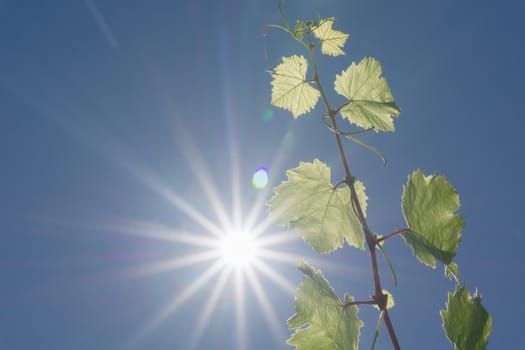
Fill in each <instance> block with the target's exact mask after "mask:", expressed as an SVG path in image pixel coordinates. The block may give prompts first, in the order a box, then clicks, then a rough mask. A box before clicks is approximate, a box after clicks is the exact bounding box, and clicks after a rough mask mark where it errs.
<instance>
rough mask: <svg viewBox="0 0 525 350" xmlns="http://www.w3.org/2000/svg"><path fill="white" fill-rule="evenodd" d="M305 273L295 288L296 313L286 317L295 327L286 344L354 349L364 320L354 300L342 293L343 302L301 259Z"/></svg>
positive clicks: (308, 349) (315, 349)
mask: <svg viewBox="0 0 525 350" xmlns="http://www.w3.org/2000/svg"><path fill="white" fill-rule="evenodd" d="M298 268H299V270H301V271H302V272H303V273H304V276H303V279H302V282H301V285H300V286H299V288H297V291H296V292H295V309H296V314H295V315H293V316H292V317H291V318H290V319H289V320H288V326H289V327H290V329H295V332H294V333H293V334H292V336H291V337H290V339H288V340H287V343H288V344H289V345H292V346H295V347H296V349H297V350H332V349H338V350H356V349H357V348H358V344H359V335H360V328H361V327H363V322H362V321H361V320H360V319H359V318H358V317H357V312H358V308H357V306H355V305H345V304H346V303H350V302H352V301H353V298H352V297H351V296H349V295H345V298H344V302H343V303H342V302H341V301H340V300H339V298H338V297H337V295H336V294H335V293H334V290H333V289H332V287H330V285H329V283H328V281H327V280H326V279H325V278H324V277H323V275H322V274H321V272H320V271H319V270H316V269H315V268H313V267H312V266H310V265H308V264H307V263H306V262H304V261H303V262H301V263H300V264H299V266H298Z"/></svg>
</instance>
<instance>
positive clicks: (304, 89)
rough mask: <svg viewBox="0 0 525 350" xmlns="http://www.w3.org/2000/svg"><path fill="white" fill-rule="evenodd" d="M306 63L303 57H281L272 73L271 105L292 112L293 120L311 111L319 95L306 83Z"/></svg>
mask: <svg viewBox="0 0 525 350" xmlns="http://www.w3.org/2000/svg"><path fill="white" fill-rule="evenodd" d="M307 69H308V62H307V61H306V58H304V57H303V56H297V55H294V56H290V57H283V62H282V63H280V64H279V65H277V66H276V67H275V68H274V70H273V73H272V78H273V80H272V105H274V106H276V107H281V108H284V109H286V110H288V111H290V112H292V114H293V116H294V118H297V117H298V116H300V115H301V114H304V113H306V112H309V111H310V110H312V109H313V108H314V107H315V105H316V104H317V101H318V100H319V96H320V93H319V91H318V90H317V89H315V88H314V87H312V86H311V85H310V84H309V83H308V82H307V81H306V71H307Z"/></svg>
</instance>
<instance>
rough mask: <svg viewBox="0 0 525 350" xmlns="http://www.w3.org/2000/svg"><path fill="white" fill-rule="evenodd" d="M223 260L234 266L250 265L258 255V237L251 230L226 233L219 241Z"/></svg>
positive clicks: (244, 266) (243, 266) (219, 249)
mask: <svg viewBox="0 0 525 350" xmlns="http://www.w3.org/2000/svg"><path fill="white" fill-rule="evenodd" d="M218 251H219V255H220V258H221V260H222V261H223V262H224V263H225V264H226V265H229V266H231V267H234V268H238V269H239V268H246V267H249V266H250V265H251V264H252V263H253V262H254V261H255V259H256V257H257V255H258V244H257V240H256V238H255V237H254V236H253V235H252V234H250V233H249V232H245V231H242V230H232V231H231V232H228V233H227V234H225V235H224V236H223V237H221V239H220V240H219V243H218Z"/></svg>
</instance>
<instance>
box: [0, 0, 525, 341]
mask: <svg viewBox="0 0 525 350" xmlns="http://www.w3.org/2000/svg"><path fill="white" fill-rule="evenodd" d="M285 9H286V11H287V14H288V16H289V18H290V19H291V20H292V21H295V19H315V18H316V17H317V14H319V15H320V16H321V17H331V16H335V17H336V27H337V28H338V29H340V30H343V31H345V32H348V33H350V35H351V37H350V40H349V42H348V44H347V46H346V52H347V55H346V56H344V57H342V58H330V57H328V58H323V61H322V62H321V63H320V70H321V72H322V73H321V74H322V76H321V80H322V81H324V82H325V84H326V86H330V85H331V84H332V83H331V82H332V81H333V77H334V76H335V74H337V73H340V72H341V71H342V70H343V69H346V67H347V66H348V65H349V64H350V62H352V61H358V60H360V59H361V58H362V57H365V56H373V57H375V58H377V59H379V60H380V61H381V63H382V66H383V72H384V75H385V76H386V77H387V79H388V82H389V84H390V87H391V88H392V91H393V94H394V96H395V98H396V102H397V104H398V105H400V106H401V108H402V113H401V116H400V117H399V118H398V119H397V120H396V128H397V131H396V132H395V133H389V134H373V135H372V134H370V135H366V136H365V137H364V139H365V140H366V141H367V142H369V143H371V144H373V145H374V146H376V147H378V148H379V149H381V150H382V151H383V152H384V153H385V155H386V157H387V159H388V165H387V167H385V168H382V167H381V163H380V161H379V160H378V158H377V157H375V156H374V155H373V154H372V153H370V152H368V151H367V150H364V149H361V148H358V147H357V146H356V145H354V144H350V143H348V144H346V147H347V151H348V154H349V157H350V163H351V166H352V169H353V172H354V174H355V175H356V176H357V177H358V178H359V179H361V180H362V181H363V182H364V183H365V185H366V186H367V194H368V197H369V207H368V218H369V224H370V226H371V228H372V229H373V230H374V231H375V232H378V233H383V234H386V233H388V232H391V231H394V230H395V229H397V228H401V227H404V225H405V224H404V222H403V217H402V214H401V211H400V196H401V191H402V185H403V184H404V183H405V181H406V177H407V175H408V174H409V173H410V172H412V171H413V170H414V169H416V168H418V167H421V168H423V170H424V171H425V172H426V173H433V172H436V173H440V174H445V175H446V176H447V178H448V179H449V180H450V181H451V182H452V183H453V184H454V186H455V187H456V188H457V190H458V191H459V193H460V198H461V203H462V210H461V212H462V214H463V216H464V219H465V221H466V227H465V229H464V230H463V240H462V243H461V245H460V248H459V252H458V256H457V261H458V263H459V266H460V272H461V275H462V278H463V280H464V282H466V284H467V285H468V286H469V288H470V289H471V291H472V290H474V289H475V288H478V290H479V291H480V293H481V294H482V295H483V297H484V299H483V300H484V304H485V306H486V307H487V308H488V309H489V311H490V312H491V313H492V315H493V317H494V330H493V334H492V335H491V336H490V338H489V348H492V349H503V348H512V349H522V348H525V343H524V341H523V339H522V338H523V337H521V336H520V332H521V325H520V315H521V314H522V313H523V312H525V306H524V303H523V301H522V299H523V298H522V289H523V276H524V272H525V271H524V263H525V260H524V258H523V255H522V247H523V244H524V243H525V226H524V224H523V222H522V216H523V213H522V211H523V208H524V206H523V203H522V198H523V197H524V196H525V186H524V185H523V180H522V172H521V171H522V159H523V155H522V152H523V150H524V149H525V143H524V141H523V137H522V130H523V126H524V123H523V121H522V118H523V112H522V103H523V99H524V98H525V85H524V84H523V81H524V80H525V69H524V68H523V62H525V49H524V45H523V36H524V35H525V22H524V21H523V20H522V19H523V16H524V15H525V2H524V1H522V0H521V1H520V0H505V1H502V2H499V3H497V4H496V3H494V2H489V1H471V0H466V1H462V2H457V1H451V0H445V1H440V2H424V1H416V0H401V1H397V2H391V1H385V0H371V1H357V0H352V1H336V0H322V1H321V0H311V1H310V0H308V1H304V0H303V1H299V0H288V1H287V3H286V5H285ZM269 23H279V15H278V12H277V1H267V0H264V1H263V0H244V1H238V0H226V1H220V2H219V1H209V0H201V1H199V0H197V1H188V2H180V1H149V2H146V1H128V2H124V1H104V2H103V1H100V0H98V1H97V0H85V1H76V2H73V1H58V0H56V1H46V2H41V1H29V0H17V1H14V0H3V1H2V0H0V118H1V125H2V127H1V129H0V159H1V162H2V167H1V171H0V235H1V238H2V243H1V245H0V280H1V283H0V349H245V348H246V349H248V348H250V349H268V348H272V349H288V348H290V347H288V346H286V345H285V343H284V339H286V338H287V337H288V335H289V332H288V330H287V328H286V319H287V318H288V317H289V316H291V315H292V314H293V312H294V309H293V295H292V294H291V292H292V291H293V288H294V286H295V285H297V284H298V283H299V281H300V278H301V275H300V272H299V271H297V270H296V269H295V264H296V262H297V261H298V260H299V256H305V257H306V259H307V260H308V261H310V262H312V263H314V264H316V265H317V266H320V267H321V268H322V269H323V271H324V273H325V275H326V277H327V278H328V279H329V280H330V282H331V283H332V285H333V286H334V288H335V289H336V292H337V293H338V295H340V296H342V295H343V294H344V293H345V292H349V293H350V294H352V295H354V296H356V297H357V298H361V299H366V298H367V296H368V295H369V294H370V293H371V292H372V284H371V278H370V267H369V262H368V256H367V255H366V254H363V253H360V252H359V251H357V250H355V249H351V248H348V247H345V249H343V250H340V251H337V252H336V253H334V254H331V255H328V256H317V255H316V254H315V253H314V252H313V251H312V250H311V249H310V248H309V247H308V246H306V244H304V242H302V241H301V240H300V239H299V238H294V236H293V235H288V234H286V233H285V232H282V229H281V228H278V227H273V226H270V227H263V226H261V225H262V223H263V222H265V221H264V220H265V217H266V215H265V211H266V209H265V208H264V201H265V200H268V199H269V197H270V196H271V187H272V186H275V185H277V184H278V183H279V182H280V181H282V180H283V179H284V171H285V169H287V168H292V167H295V166H297V164H298V162H299V161H301V160H304V161H311V160H313V159H314V158H319V159H321V160H323V161H325V162H326V163H328V164H329V165H330V166H332V167H333V171H332V176H333V179H337V178H338V177H340V176H342V171H341V170H340V165H339V163H338V155H337V153H336V148H335V142H334V140H333V136H332V135H331V134H330V133H329V132H328V131H327V130H326V129H325V128H324V127H323V126H322V124H321V122H320V118H319V117H318V115H319V114H320V113H321V110H320V109H317V110H315V111H314V112H312V113H311V114H309V115H308V116H307V117H304V118H301V119H299V120H295V121H294V120H293V119H292V117H291V115H290V114H289V113H287V112H285V111H283V110H279V109H276V108H274V107H272V106H271V105H270V103H269V101H270V76H269V74H268V73H267V70H269V69H271V68H273V67H274V66H275V65H276V64H277V63H279V62H280V60H281V57H282V56H285V55H290V54H292V53H301V51H300V50H301V48H300V47H299V46H298V45H295V44H294V43H293V42H291V41H290V39H289V38H288V37H287V35H285V34H284V33H281V32H278V31H275V30H268V31H266V35H265V36H263V35H262V33H263V27H264V25H266V24H269ZM303 54H305V53H304V52H303ZM331 97H332V98H334V99H336V98H337V96H336V95H335V94H332V95H331ZM263 116H266V118H264V117H263ZM269 116H271V118H268V117H269ZM261 166H266V167H268V169H269V173H270V184H269V187H268V188H267V189H265V190H257V189H255V188H254V187H253V186H252V184H251V180H252V175H253V173H254V172H255V171H256V169H257V168H258V167H261ZM213 194H215V195H213ZM213 198H216V199H218V201H214V200H213ZM219 202H220V203H219ZM217 203H219V204H217ZM221 208H222V212H223V213H222V214H219V215H218V214H217V212H220V211H221ZM252 208H255V209H253V210H252ZM250 218H253V220H252V222H253V225H254V226H256V227H258V228H264V230H262V232H260V234H261V237H264V238H266V239H269V238H271V237H274V238H275V239H276V240H277V238H278V237H280V238H283V239H282V241H279V242H280V243H279V244H274V245H272V246H271V248H272V249H274V250H275V252H280V253H281V254H280V255H278V254H274V255H275V256H281V257H282V256H285V257H287V258H285V259H276V258H275V256H274V259H270V258H268V259H265V261H266V263H267V267H268V269H267V270H265V271H266V273H264V272H261V271H259V272H258V273H256V274H255V276H256V277H255V280H254V279H252V280H248V278H247V277H246V276H245V277H244V280H243V281H244V282H236V280H235V275H234V274H233V275H231V276H229V277H228V276H227V275H223V274H222V273H223V272H222V271H221V269H216V270H209V269H210V268H212V267H213V266H215V265H214V263H215V262H216V261H215V260H213V259H212V260H205V259H199V258H198V257H200V256H202V255H203V254H204V255H206V251H207V250H206V249H204V248H203V247H202V246H198V245H195V244H189V243H188V242H187V241H184V239H182V238H180V237H188V236H192V237H201V238H202V237H214V236H213V234H212V233H211V231H213V230H211V228H212V227H215V228H217V227H219V228H224V222H226V221H231V222H237V223H246V222H248V221H249V219H250ZM221 222H222V224H221ZM183 234H185V235H183ZM174 237H175V238H174ZM177 237H178V238H177ZM284 238H285V239H284ZM387 243H388V244H387V246H386V248H387V250H388V252H389V254H390V257H391V259H392V260H393V262H394V265H395V266H396V271H397V273H398V277H399V284H398V286H397V287H393V286H392V282H391V278H390V276H389V274H388V270H387V268H386V266H385V264H383V262H381V266H380V267H381V269H382V278H383V281H384V283H385V286H386V287H387V288H388V289H389V290H391V292H392V293H393V294H394V296H395V299H396V307H395V308H394V309H393V310H392V313H391V317H392V319H393V323H394V326H395V328H396V331H397V333H398V337H399V339H400V342H401V345H402V348H404V349H414V348H421V347H424V348H426V349H446V348H451V347H450V346H449V345H448V343H447V340H446V339H445V337H444V334H443V332H442V330H441V326H440V323H441V320H440V317H439V313H438V310H439V309H441V308H443V306H444V302H445V300H446V293H447V291H449V290H451V289H453V284H452V283H451V282H450V281H448V280H445V279H444V278H443V277H442V269H441V267H438V269H437V270H435V271H434V270H431V269H429V268H427V267H425V266H423V265H421V264H419V263H418V262H417V260H416V259H415V258H414V257H413V256H412V253H411V250H410V249H409V248H408V247H406V246H405V244H404V243H403V241H402V239H401V238H398V239H394V240H391V241H388V242H387ZM188 257H189V259H190V260H188ZM191 257H193V260H191ZM196 257H197V258H196ZM191 262H193V263H191ZM270 270H271V271H272V272H268V271H270ZM203 276H204V277H206V276H208V277H209V279H207V280H204V279H203V278H204V277H203ZM221 276H227V277H228V278H226V277H221ZM272 276H273V277H272ZM275 276H278V277H275ZM221 278H222V279H221ZM219 287H221V288H219ZM214 291H217V292H214ZM219 292H221V293H219ZM170 305H171V307H170ZM360 315H361V316H362V318H363V320H364V321H365V322H367V324H368V326H367V327H365V328H364V329H363V336H362V338H361V345H362V346H363V347H364V348H366V347H368V346H369V344H370V341H371V339H372V329H371V328H373V325H374V324H375V320H374V318H373V317H374V315H375V313H374V312H373V311H371V310H368V309H367V308H365V307H363V308H361V311H360ZM378 348H389V340H388V337H387V336H386V333H385V334H382V335H381V336H380V339H379V345H378Z"/></svg>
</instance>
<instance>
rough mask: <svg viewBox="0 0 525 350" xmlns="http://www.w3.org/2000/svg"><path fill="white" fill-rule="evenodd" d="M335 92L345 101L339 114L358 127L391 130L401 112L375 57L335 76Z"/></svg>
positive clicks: (364, 60) (365, 59)
mask: <svg viewBox="0 0 525 350" xmlns="http://www.w3.org/2000/svg"><path fill="white" fill-rule="evenodd" d="M335 91H337V93H338V94H340V95H342V96H345V97H346V98H348V100H349V103H348V105H346V106H345V107H343V108H342V109H341V115H342V116H343V118H346V119H348V120H349V121H350V123H353V124H355V125H357V126H359V127H361V128H364V129H369V128H373V129H374V130H376V131H379V130H381V131H394V130H395V127H394V120H393V117H395V116H398V115H399V113H400V109H399V107H397V106H396V104H395V103H394V97H393V96H392V93H391V92H390V88H389V87H388V84H387V81H386V79H385V78H384V77H382V76H381V64H380V63H379V61H377V60H376V59H374V58H371V57H367V58H363V59H362V60H361V62H359V64H356V63H355V62H354V63H352V64H351V65H350V67H348V69H347V70H345V71H343V72H342V73H341V74H340V75H339V74H338V75H337V77H336V79H335Z"/></svg>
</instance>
